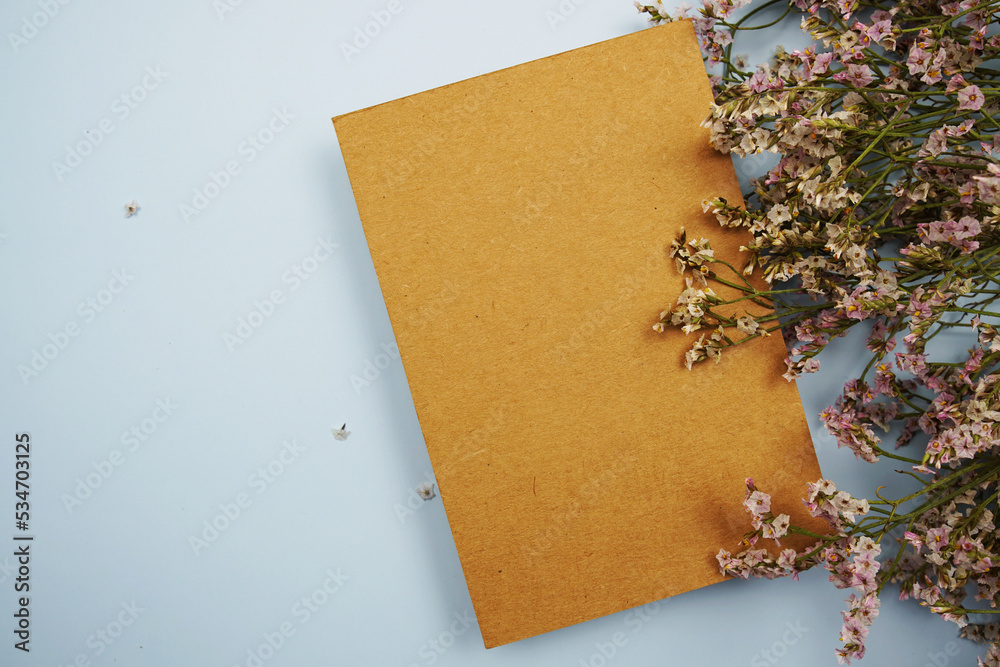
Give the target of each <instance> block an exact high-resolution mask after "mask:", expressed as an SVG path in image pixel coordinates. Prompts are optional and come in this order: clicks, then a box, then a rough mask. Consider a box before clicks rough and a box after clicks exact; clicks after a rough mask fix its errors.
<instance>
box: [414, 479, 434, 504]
mask: <svg viewBox="0 0 1000 667" xmlns="http://www.w3.org/2000/svg"><path fill="white" fill-rule="evenodd" d="M417 495H418V496H420V497H421V498H423V499H424V500H432V499H433V498H436V497H437V494H436V493H434V483H433V482H424V483H423V484H421V485H420V486H418V487H417Z"/></svg>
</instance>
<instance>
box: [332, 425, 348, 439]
mask: <svg viewBox="0 0 1000 667" xmlns="http://www.w3.org/2000/svg"><path fill="white" fill-rule="evenodd" d="M346 429H347V424H346V423H345V424H344V425H343V426H341V427H340V428H334V429H332V431H333V438H334V440H347V436H349V435H350V434H351V432H350V431H348V430H346Z"/></svg>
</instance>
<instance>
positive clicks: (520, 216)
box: [334, 21, 820, 647]
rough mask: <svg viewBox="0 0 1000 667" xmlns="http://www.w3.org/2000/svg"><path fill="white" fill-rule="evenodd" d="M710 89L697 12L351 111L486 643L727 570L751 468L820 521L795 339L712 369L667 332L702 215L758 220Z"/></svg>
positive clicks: (344, 133)
mask: <svg viewBox="0 0 1000 667" xmlns="http://www.w3.org/2000/svg"><path fill="white" fill-rule="evenodd" d="M710 101H711V92H710V89H709V84H708V80H707V77H706V74H705V71H704V67H703V64H702V60H701V56H700V54H699V51H698V46H697V43H696V41H695V36H694V31H693V28H692V25H691V23H690V21H683V22H678V23H673V24H667V25H663V26H660V27H656V28H650V29H647V30H643V31H640V32H637V33H634V34H631V35H627V36H624V37H619V38H616V39H612V40H609V41H606V42H601V43H599V44H594V45H592V46H588V47H584V48H580V49H576V50H574V51H570V52H567V53H562V54H559V55H555V56H552V57H549V58H544V59H542V60H537V61H534V62H530V63H527V64H523V65H519V66H517V67H512V68H509V69H505V70H502V71H499V72H494V73H492V74H487V75H484V76H479V77H476V78H473V79H469V80H467V81H461V82H458V83H454V84H451V85H448V86H444V87H442V88H438V89H435V90H431V91H428V92H424V93H420V94H417V95H412V96H409V97H406V98H403V99H399V100H395V101H393V102H388V103H386V104H381V105H378V106H375V107H371V108H368V109H363V110H360V111H356V112H353V113H349V114H346V115H343V116H338V117H337V118H334V125H335V127H336V131H337V136H338V138H339V141H340V145H341V148H342V151H343V155H344V161H345V163H346V165H347V169H348V173H349V175H350V179H351V184H352V187H353V190H354V195H355V198H356V200H357V206H358V211H359V213H360V216H361V221H362V223H363V226H364V229H365V235H366V237H367V240H368V245H369V248H370V250H371V254H372V259H373V261H374V264H375V269H376V271H377V273H378V278H379V282H380V284H381V287H382V293H383V296H384V297H385V303H386V307H387V309H388V312H389V316H390V319H391V321H392V325H393V330H394V332H395V335H396V340H397V343H398V345H399V350H400V354H401V356H402V361H403V366H404V369H405V372H406V376H407V379H408V381H409V384H410V390H411V392H412V395H413V402H414V405H415V406H416V411H417V415H418V418H419V420H420V425H421V428H422V430H423V435H424V439H425V441H426V445H427V450H428V452H429V453H430V457H431V461H432V464H433V466H434V470H435V475H436V477H437V481H438V486H439V489H440V495H441V498H442V500H443V501H444V505H445V508H446V510H447V514H448V520H449V522H450V525H451V530H452V533H453V535H454V538H455V544H456V546H457V548H458V553H459V556H460V557H461V561H462V567H463V570H464V573H465V577H466V581H467V583H468V587H469V593H470V595H471V597H472V602H473V604H474V606H475V610H476V616H477V618H478V621H479V625H480V628H481V630H482V635H483V639H484V641H485V643H486V646H487V647H492V646H497V645H500V644H505V643H507V642H511V641H515V640H518V639H522V638H524V637H530V636H532V635H536V634H539V633H542V632H546V631H549V630H554V629H556V628H561V627H564V626H567V625H571V624H574V623H579V622H581V621H585V620H587V619H591V618H595V617H598V616H602V615H605V614H610V613H612V612H616V611H620V610H623V609H627V608H629V607H634V606H637V605H641V604H645V603H648V602H651V601H653V600H657V599H661V598H664V597H667V596H670V595H676V594H678V593H682V592H684V591H688V590H691V589H694V588H698V587H701V586H705V585H708V584H712V583H715V582H717V581H720V580H721V576H720V575H719V572H718V565H717V563H716V561H715V558H714V555H715V554H716V553H717V552H718V550H719V548H720V547H725V548H728V549H731V550H735V549H736V547H737V546H738V544H737V543H738V541H739V540H740V538H741V536H742V535H743V533H744V532H745V531H747V530H748V529H749V519H748V517H747V515H746V513H745V512H744V510H743V508H742V500H743V495H744V483H743V480H744V478H745V477H747V476H753V477H754V478H755V480H756V482H757V484H758V486H760V487H761V488H762V489H763V490H765V491H768V492H771V493H772V494H773V496H774V504H773V507H774V509H775V511H781V512H786V513H789V514H791V515H792V518H793V522H795V521H797V522H799V523H803V522H805V523H808V520H807V519H808V517H805V516H804V510H803V508H802V503H801V500H800V498H801V497H802V495H803V494H804V492H805V486H804V484H805V483H806V482H807V481H813V480H815V479H817V478H819V476H820V471H819V467H818V465H817V462H816V457H815V453H814V451H813V447H812V444H811V441H810V437H809V431H808V428H807V425H806V422H805V418H804V415H803V411H802V407H801V404H800V402H799V397H798V393H797V390H796V387H795V385H794V384H789V383H788V382H786V381H785V380H784V379H782V378H781V373H782V372H783V369H784V365H783V358H784V346H783V343H782V341H781V340H780V336H777V335H776V336H772V337H771V338H769V339H763V340H760V341H757V342H755V343H754V344H749V345H743V346H740V347H739V348H737V349H735V350H733V351H731V352H727V353H726V354H725V358H723V360H722V363H721V364H718V365H716V364H714V363H708V364H702V365H700V366H696V367H695V369H694V370H693V371H688V370H686V369H685V368H684V366H683V363H682V360H683V356H684V352H685V351H686V350H687V349H688V348H689V346H690V345H691V343H692V342H693V340H694V337H692V336H689V337H685V336H684V335H682V334H680V333H676V332H668V333H666V334H658V333H656V332H654V331H653V330H652V328H651V325H652V324H653V323H654V322H655V321H656V318H657V314H658V313H659V312H660V310H662V309H664V308H666V307H669V306H670V305H671V304H672V303H673V302H674V300H675V299H676V297H677V295H678V294H679V293H680V291H681V290H682V289H683V287H684V285H683V280H682V279H681V277H680V276H679V275H678V274H677V273H676V270H675V268H674V266H673V263H672V260H670V259H669V258H668V256H667V253H666V248H667V246H668V244H669V243H670V241H671V240H672V239H673V238H674V236H675V235H676V233H677V231H678V229H679V228H680V227H681V226H685V227H686V228H687V231H688V235H689V237H694V238H697V237H702V236H705V237H708V238H710V239H711V240H712V243H713V247H714V248H715V249H716V252H717V254H718V255H719V256H721V257H724V258H727V259H729V260H731V261H733V262H739V261H740V260H739V257H738V248H739V246H740V244H741V243H743V242H745V241H746V238H747V237H745V236H744V235H743V233H742V232H736V231H723V230H721V229H720V227H719V226H718V224H717V223H716V222H715V221H714V219H713V218H712V217H711V216H710V215H706V214H705V213H703V212H702V201H703V200H704V199H705V198H707V197H711V196H723V197H725V198H727V199H728V200H729V201H730V202H740V201H742V200H741V198H740V190H739V186H738V184H737V181H736V177H735V173H734V171H733V165H732V162H731V160H730V158H729V157H728V156H725V155H721V154H719V153H717V152H716V151H714V150H713V149H712V148H710V147H709V144H708V134H707V130H706V129H704V128H701V127H700V126H699V124H700V122H701V120H702V119H703V118H705V116H706V115H707V113H708V110H709V104H710ZM699 333H700V332H699ZM696 335H697V334H696Z"/></svg>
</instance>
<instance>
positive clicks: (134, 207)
mask: <svg viewBox="0 0 1000 667" xmlns="http://www.w3.org/2000/svg"><path fill="white" fill-rule="evenodd" d="M138 212H139V202H137V201H136V200H134V199H133V200H132V201H130V202H129V203H127V204H125V217H126V218H131V217H132V216H133V215H135V214H136V213H138Z"/></svg>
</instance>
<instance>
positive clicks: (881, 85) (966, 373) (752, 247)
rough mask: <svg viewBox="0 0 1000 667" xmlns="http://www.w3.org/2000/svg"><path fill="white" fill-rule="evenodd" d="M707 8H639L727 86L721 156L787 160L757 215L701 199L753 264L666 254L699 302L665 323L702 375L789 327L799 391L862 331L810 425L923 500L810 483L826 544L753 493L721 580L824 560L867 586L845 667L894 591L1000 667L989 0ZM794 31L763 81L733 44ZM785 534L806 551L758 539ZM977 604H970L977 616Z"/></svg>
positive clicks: (694, 248)
mask: <svg viewBox="0 0 1000 667" xmlns="http://www.w3.org/2000/svg"><path fill="white" fill-rule="evenodd" d="M699 5H700V6H699V7H698V8H697V9H692V8H690V7H684V6H682V7H681V8H680V9H679V11H677V12H671V11H668V10H667V9H666V8H665V7H664V6H663V5H662V3H661V2H660V1H659V0H657V2H656V4H642V3H636V6H637V7H638V8H639V11H640V12H642V13H644V14H646V15H648V17H649V18H650V20H651V22H653V23H660V22H664V21H674V20H678V19H691V20H692V21H693V24H694V28H695V31H696V34H697V35H698V38H699V41H700V43H701V47H702V51H703V54H704V57H705V61H706V64H707V66H708V68H709V73H710V80H711V81H712V85H713V93H714V95H715V101H714V104H713V105H712V108H711V113H710V115H709V116H708V117H707V118H706V119H705V121H704V127H705V128H707V132H708V135H709V139H710V141H711V144H712V145H713V146H714V147H715V148H716V149H718V150H720V151H723V152H726V153H732V154H734V155H736V156H740V157H744V156H748V155H754V154H760V153H763V152H770V153H774V154H775V155H776V156H777V164H776V165H775V166H774V167H773V168H771V169H770V170H769V171H768V172H767V173H766V174H764V175H762V176H761V177H760V178H758V179H754V180H753V181H752V183H751V189H752V191H751V192H749V193H747V194H746V195H745V204H744V203H734V202H728V201H726V200H725V199H722V198H715V199H709V200H708V201H706V202H705V203H704V206H705V212H706V213H707V214H710V215H712V216H714V218H715V219H716V220H717V221H718V223H719V224H720V225H721V226H723V227H729V228H739V229H741V230H744V232H745V234H746V241H745V244H744V248H743V251H744V256H743V260H741V261H742V265H736V266H734V265H731V264H729V263H727V262H726V261H725V259H724V258H723V257H720V256H718V255H717V253H716V252H714V251H713V250H712V248H711V244H710V242H709V241H708V240H705V239H697V240H690V239H688V238H687V236H686V235H685V234H683V233H682V234H681V235H680V236H679V237H678V238H677V239H675V240H674V241H673V243H672V244H671V245H670V248H669V252H670V255H671V257H673V259H674V260H675V264H676V267H677V270H678V271H679V272H680V273H681V274H682V275H683V276H684V277H685V280H686V289H685V290H684V291H683V292H682V293H681V295H680V297H679V298H678V299H677V301H676V302H675V303H674V304H673V305H672V306H670V307H669V308H668V309H666V310H664V311H663V312H662V313H661V314H660V318H659V321H657V322H656V324H655V325H654V328H655V329H657V330H658V331H663V330H665V329H666V328H668V327H669V328H677V329H680V330H682V331H683V332H685V333H687V334H695V335H696V336H698V339H697V341H696V342H695V343H694V345H693V346H692V347H691V349H690V350H689V351H688V353H687V356H686V358H685V363H686V364H687V366H688V367H689V368H691V367H693V366H694V365H695V364H697V363H699V362H701V361H704V360H708V359H712V360H714V361H718V360H719V359H720V358H721V356H722V353H723V352H724V351H725V349H726V348H727V347H731V346H733V345H741V344H744V343H748V342H752V341H753V340H755V339H756V338H757V337H760V336H765V335H769V334H772V333H774V332H780V333H781V334H782V335H783V337H784V340H785V342H786V344H787V348H788V359H787V364H786V366H787V367H786V372H785V377H786V378H787V379H788V380H793V379H795V378H796V377H798V376H800V375H801V374H803V373H812V372H816V371H817V370H819V368H820V356H821V354H822V352H823V351H824V350H825V349H826V347H827V345H829V344H830V343H831V342H832V341H834V340H835V339H837V338H841V337H844V336H846V335H847V334H848V333H850V332H852V331H855V330H856V329H855V328H856V327H862V329H863V330H864V332H865V334H866V336H865V350H863V351H860V352H861V353H862V354H863V355H866V356H867V357H868V358H869V362H868V364H867V366H866V367H865V369H864V371H863V373H862V374H861V375H860V376H859V377H857V378H855V379H853V380H851V381H850V382H848V383H847V384H846V385H845V387H844V389H843V392H841V395H840V396H839V397H838V398H837V399H836V400H835V401H834V402H833V405H831V406H830V407H829V408H827V409H826V410H824V411H823V412H822V413H821V418H822V420H823V422H824V424H825V425H826V427H827V429H828V430H829V432H830V433H831V434H833V435H834V437H835V438H836V440H837V443H838V445H839V446H840V447H845V448H847V449H849V450H850V451H851V452H852V453H853V454H854V455H855V456H856V457H857V458H858V459H860V460H862V461H866V462H876V461H879V460H882V459H891V460H892V461H894V462H898V463H899V464H900V466H901V467H902V468H903V469H902V470H900V472H901V473H903V474H904V475H906V476H907V477H908V478H910V479H912V480H914V481H915V483H916V484H917V485H918V486H916V487H915V488H916V490H915V491H914V492H913V493H911V494H909V495H906V496H903V497H901V498H894V499H889V498H884V497H882V496H881V495H880V494H879V493H878V492H876V497H877V499H874V500H871V501H870V502H869V501H863V500H858V499H854V498H851V497H850V496H847V494H844V493H843V492H839V491H837V490H836V489H835V487H834V486H833V484H832V482H830V481H828V480H820V481H819V482H817V483H816V484H814V485H811V486H810V488H809V494H808V496H807V498H806V501H805V502H806V507H807V509H808V511H809V512H810V513H811V514H812V515H813V516H816V517H820V518H822V519H824V520H825V521H826V522H828V524H829V527H830V532H829V534H826V535H815V534H812V533H809V532H808V531H804V530H803V529H801V528H798V527H796V526H794V525H789V524H788V523H787V522H786V521H785V520H784V519H782V517H784V516H785V515H782V514H778V515H775V514H773V513H771V508H770V498H769V497H768V496H767V495H766V494H765V493H763V492H762V491H759V490H757V489H756V487H755V486H754V485H753V482H752V481H748V485H747V488H748V491H747V497H746V499H745V503H746V505H745V506H746V509H747V510H748V511H749V512H750V516H751V526H752V531H751V532H749V533H748V534H747V535H746V537H745V543H744V545H743V546H744V550H743V551H742V552H740V553H738V554H735V555H733V554H730V553H729V552H726V551H723V552H721V553H720V554H719V564H720V567H721V568H722V570H723V572H725V573H727V574H730V575H733V576H739V577H748V576H761V577H768V578H772V577H777V576H792V577H794V576H796V575H797V574H798V573H799V572H801V571H802V570H804V569H807V568H809V567H814V566H820V567H824V568H825V569H827V570H828V571H829V573H830V578H831V580H832V581H833V583H834V584H835V585H837V586H839V587H842V588H852V589H854V591H853V594H852V596H851V597H850V598H849V610H848V611H846V612H844V627H843V632H842V640H843V642H844V644H843V646H842V648H841V649H840V650H839V651H838V658H839V659H840V660H841V661H842V662H846V663H849V662H850V661H851V660H852V659H855V658H860V657H862V656H863V655H864V644H865V638H866V636H867V633H868V629H869V627H870V625H871V622H872V620H873V619H874V618H875V616H876V615H877V614H878V604H879V599H880V597H879V595H880V593H881V592H882V589H883V587H884V586H885V585H889V584H891V585H893V586H895V587H898V588H899V591H900V594H901V597H903V598H907V599H913V600H916V601H917V602H918V603H919V604H921V605H923V606H925V607H927V608H928V609H930V610H931V611H932V612H934V613H936V614H938V615H940V616H941V617H942V618H945V619H947V620H951V621H954V622H956V623H957V624H959V625H960V626H963V627H964V630H963V632H964V636H967V637H969V638H972V639H977V640H980V641H983V642H984V643H987V644H988V645H989V647H988V651H987V654H986V656H985V658H984V659H983V660H984V661H985V662H984V663H983V664H995V665H998V666H1000V644H998V635H1000V631H998V629H997V627H998V626H994V625H991V624H989V623H974V622H972V621H973V620H975V615H977V614H979V615H985V616H986V618H987V619H992V618H993V616H992V615H995V614H997V613H1000V561H998V559H1000V544H998V542H997V539H998V537H1000V534H998V529H997V526H996V525H995V524H994V517H995V516H996V515H997V513H998V512H1000V509H998V505H997V500H998V497H1000V307H998V305H997V301H998V299H1000V85H998V81H1000V70H998V69H997V68H996V67H994V66H993V64H992V63H993V62H994V61H995V60H996V59H997V58H998V57H1000V31H998V29H997V28H998V25H997V23H998V22H997V18H998V13H1000V0H951V1H942V2H938V1H935V0H900V1H898V2H889V1H885V0H755V1H753V2H751V1H750V0H701V1H700V3H699ZM788 21H792V22H795V23H797V24H798V25H799V26H800V27H801V28H802V30H803V31H804V32H805V33H806V34H807V35H808V36H809V37H810V39H811V42H812V43H811V44H810V45H809V46H808V47H807V48H802V49H796V50H792V51H788V50H785V49H783V48H781V47H778V48H777V50H776V52H775V53H774V55H773V57H772V58H771V59H770V61H769V62H766V63H761V64H759V65H757V66H754V67H751V66H749V65H748V63H747V60H748V59H747V58H746V57H745V56H741V55H738V54H736V53H734V47H735V45H736V40H737V39H738V37H739V35H740V33H741V31H744V30H753V31H755V32H756V33H757V34H758V35H760V34H761V33H764V34H766V32H767V28H769V27H770V26H772V25H782V24H784V23H786V22H788ZM699 330H700V331H699ZM696 332H698V333H696ZM890 432H893V433H894V435H893V438H894V440H895V442H894V445H895V446H889V445H887V444H886V443H885V442H884V441H883V439H884V438H886V437H888V436H887V434H888V433H890ZM796 533H801V534H808V535H811V536H812V537H813V538H815V540H816V543H815V545H814V547H812V548H811V549H807V550H806V551H803V552H796V551H794V550H792V549H788V548H787V547H785V548H782V547H781V545H780V544H779V545H776V547H777V548H776V549H775V550H773V552H772V551H768V550H767V549H764V548H762V547H761V543H760V540H761V539H775V540H779V539H781V538H782V537H784V536H785V535H786V534H796ZM883 544H886V545H890V544H891V545H892V548H891V549H887V552H889V553H887V555H886V556H885V557H882V556H881V549H882V545H883ZM880 558H881V560H880ZM972 590H975V591H976V592H975V594H974V596H973V597H974V598H975V600H977V601H978V602H975V603H967V602H966V600H967V597H968V595H967V594H968V593H969V591H972ZM970 615H972V617H973V618H972V619H970Z"/></svg>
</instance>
